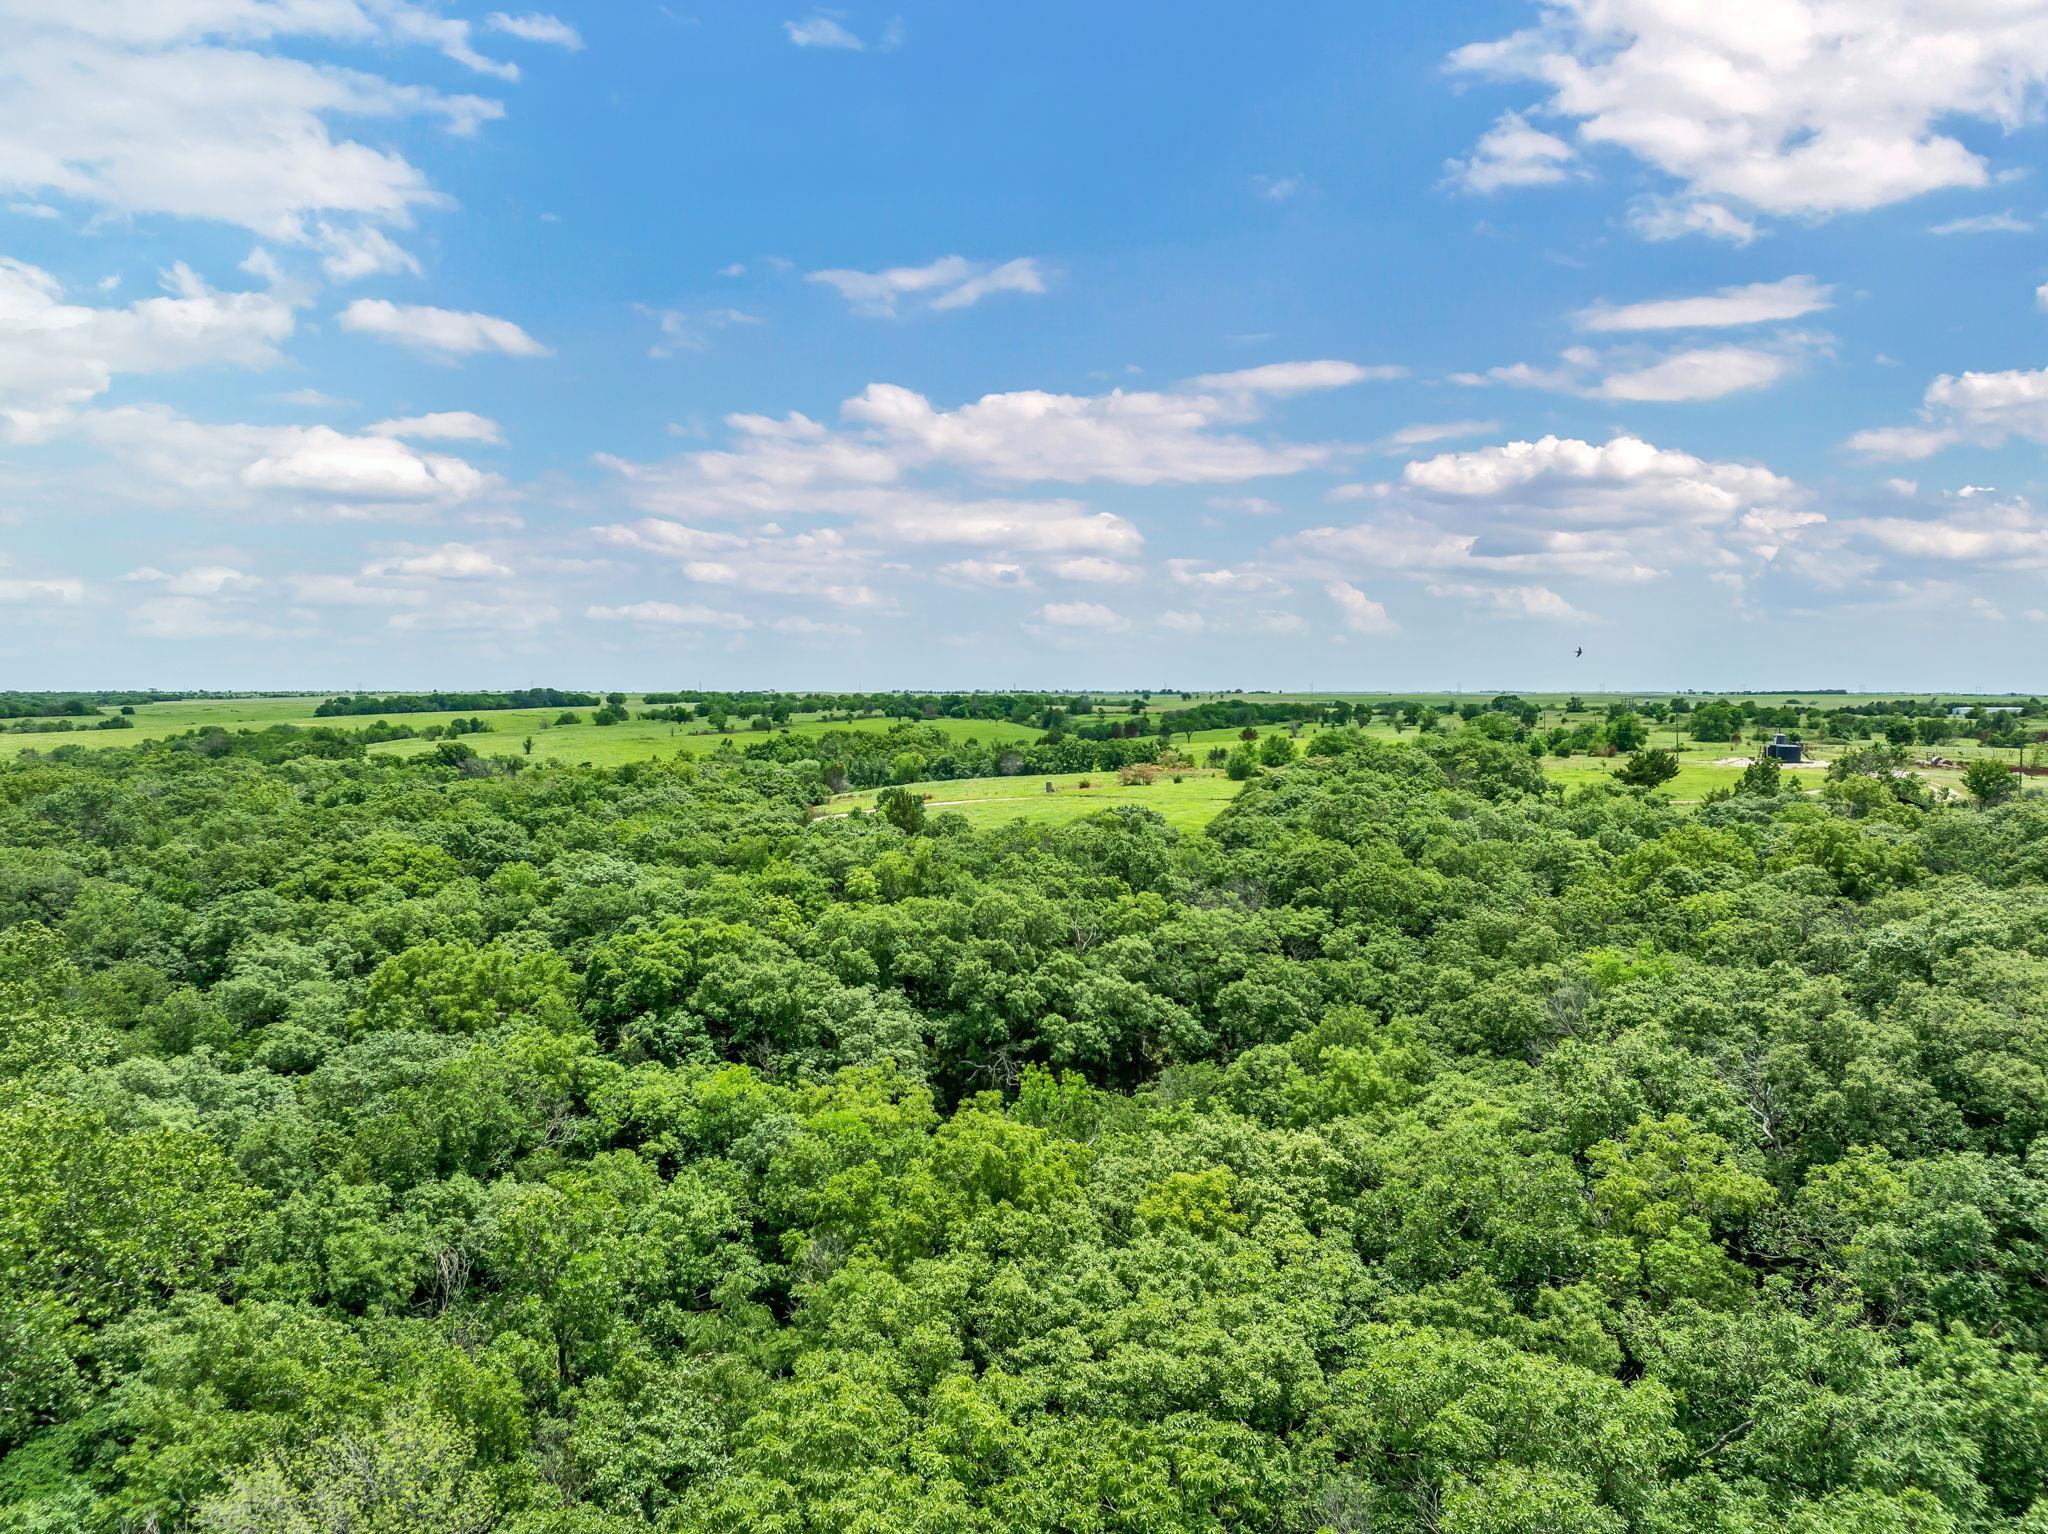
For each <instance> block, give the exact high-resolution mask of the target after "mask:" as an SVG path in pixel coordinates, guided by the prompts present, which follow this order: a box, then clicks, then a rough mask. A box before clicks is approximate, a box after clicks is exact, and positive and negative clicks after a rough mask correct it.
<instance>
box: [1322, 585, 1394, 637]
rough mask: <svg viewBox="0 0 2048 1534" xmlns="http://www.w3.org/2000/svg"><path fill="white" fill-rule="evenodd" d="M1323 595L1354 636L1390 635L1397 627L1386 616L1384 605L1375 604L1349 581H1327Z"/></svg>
mask: <svg viewBox="0 0 2048 1534" xmlns="http://www.w3.org/2000/svg"><path fill="white" fill-rule="evenodd" d="M1323 595H1325V596H1327V597H1328V598H1329V599H1330V600H1331V601H1332V602H1333V603H1335V604H1336V607H1337V616H1338V618H1339V619H1340V620H1341V621H1342V623H1343V624H1344V627H1346V628H1347V629H1349V630H1351V632H1352V633H1354V634H1391V633H1393V632H1394V631H1395V629H1397V628H1398V627H1399V625H1398V624H1396V623H1395V622H1394V620H1393V619H1392V618H1390V617H1388V616H1387V609H1386V604H1385V603H1383V602H1375V601H1374V600H1373V599H1372V598H1371V597H1369V596H1367V595H1366V594H1365V593H1364V592H1362V591H1360V590H1359V589H1358V588H1357V587H1356V586H1354V585H1352V584H1351V583H1350V582H1349V581H1329V582H1326V583H1325V584H1324V586H1323Z"/></svg>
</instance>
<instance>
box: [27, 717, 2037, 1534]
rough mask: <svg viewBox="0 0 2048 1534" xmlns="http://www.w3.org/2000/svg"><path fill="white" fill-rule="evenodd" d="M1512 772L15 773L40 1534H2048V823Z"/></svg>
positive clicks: (1353, 762)
mask: <svg viewBox="0 0 2048 1534" xmlns="http://www.w3.org/2000/svg"><path fill="white" fill-rule="evenodd" d="M461 706H462V707H464V708H472V707H479V706H481V705H477V704H474V703H464V704H463V705H461ZM1484 712H1485V713H1487V715H1488V716H1489V718H1490V719H1491V720H1492V721H1494V722H1492V723H1489V722H1488V719H1480V718H1475V719H1474V720H1473V721H1472V722H1470V723H1468V724H1465V725H1464V726H1463V727H1461V728H1457V729H1455V730H1445V729H1437V730H1433V731H1431V732H1429V733H1427V734H1424V735H1421V736H1419V737H1418V738H1417V739H1416V740H1414V741H1412V742H1405V743H1390V742H1386V741H1381V740H1375V739H1371V738H1368V737H1367V736H1365V735H1363V734H1361V733H1359V732H1357V731H1354V730H1348V729H1343V728H1336V729H1330V730H1327V731H1324V732H1323V733H1321V734H1319V735H1317V736H1315V737H1314V738H1313V739H1312V740H1311V741H1309V742H1308V743H1307V749H1306V752H1305V754H1304V755H1303V756H1302V757H1301V759H1300V760H1299V761H1298V762H1295V763H1293V764H1292V765H1288V766H1285V767H1283V768H1279V769H1269V768H1267V767H1265V766H1263V765H1262V764H1260V763H1254V764H1253V765H1251V766H1250V767H1249V768H1248V771H1249V772H1250V773H1251V774H1252V776H1251V781H1249V782H1248V783H1247V785H1246V787H1245V788H1244V790H1243V792H1242V794H1241V795H1240V797H1239V798H1238V799H1237V800H1236V801H1235V802H1234V803H1233V804H1232V806H1231V807H1230V808H1229V809H1228V810H1226V811H1225V812H1224V813H1223V814H1222V815H1221V817H1220V818H1218V819H1217V820H1216V821H1215V822H1214V823H1213V824H1212V825H1211V826H1210V827H1209V829H1208V831H1207V832H1206V833H1205V834H1197V835H1183V834H1178V833H1176V832H1174V831H1172V830H1170V829H1169V828H1168V827H1167V826H1166V825H1165V823H1164V822H1163V821H1162V820H1160V819H1159V817H1157V816H1156V815H1154V814H1152V813H1150V812H1148V811H1146V810H1144V809H1141V808H1119V809H1116V810H1113V811H1110V812H1108V813H1106V814H1103V815H1101V816H1098V817H1095V818H1092V819H1087V820H1082V821H1079V822H1077V823H1074V824H1071V825H1066V826H1062V827H1059V828H1046V827H1032V826H1027V825H1023V824H1019V825H1017V826H1015V827H1013V828H1011V829H1008V830H999V831H991V832H979V833H977V832H973V831H970V830H969V829H968V828H967V826H966V825H965V823H964V822H962V821H961V820H959V819H957V818H956V817H953V816H950V815H947V814H945V813H943V812H941V811H939V810H938V809H933V810H932V811H931V812H930V813H928V814H925V815H923V816H921V817H918V819H919V820H920V821H921V829H919V830H917V831H916V832H914V833H912V832H906V831H905V830H903V829H901V828H899V827H898V826H897V825H895V824H892V823H891V822H890V821H889V820H888V819H886V818H884V817H879V816H869V815H847V816H835V817H831V818H819V817H818V816H816V814H815V813H814V812H815V809H816V807H817V806H818V804H819V803H820V802H821V801H822V800H823V799H824V797H825V796H826V794H827V792H828V783H827V771H828V763H827V762H826V761H825V760H824V759H823V758H821V757H820V756H818V755H817V751H818V749H819V748H818V744H817V742H815V741H812V742H805V741H803V740H801V739H800V738H797V737H779V736H778V737H771V738H769V739H767V740H763V741H761V742H758V743H756V747H755V748H754V749H752V750H750V751H748V752H742V751H739V750H732V751H721V752H719V753H716V754H714V755H712V756H709V757H706V758H701V759H695V760H691V759H682V760H677V761H674V762H662V763H656V764H642V765H637V766H632V767H626V768H620V769H616V770H609V771H606V770H591V769H582V768H576V767H572V766H567V765H560V764H533V765H529V764H527V763H525V762H523V761H522V760H520V759H519V758H517V757H509V756H507V757H503V758H493V757H485V756H479V755H478V754H476V753H475V752H474V751H473V750H472V748H471V747H470V746H469V745H468V744H467V742H464V741H456V740H448V741H443V742H442V743H441V744H440V746H439V747H438V748H437V749H436V751H435V752H433V753H432V754H428V755H424V756H419V757H414V758H407V759H397V758H389V757H371V756H367V755H366V754H365V749H364V740H363V738H362V735H361V734H359V733H351V732H348V731H345V730H341V729H318V730H290V729H278V730H271V731H263V732H246V733H242V734H230V733H227V732H224V731H212V732H208V733H205V734H199V735H193V736H190V737H185V738H181V739H176V740H171V741H166V742H158V743H151V744H146V745H143V746H140V747H128V746H126V745H123V746H120V747H116V748H112V749H103V750H98V751H87V750H83V749H81V748H78V747H60V748H59V749H57V750H56V751H54V752H49V753H46V754H43V755H41V756H36V757H29V758H24V759H23V760H21V761H19V762H17V763H15V764H12V765H10V766H8V767H5V768H0V1456H4V1458H0V1531H5V1534H29V1531H34V1534H58V1531H65V1534H69V1531H73V1530H81V1529H82V1530H92V1531H109V1534H111V1531H117V1530H120V1531H125V1530H141V1529H155V1530H158V1531H165V1534H168V1531H173V1530H192V1531H237V1534H256V1531H285V1530H290V1531H309V1534H329V1531H332V1534H339V1531H342V1530H352V1531H363V1530H377V1531H397V1530H401V1529H406V1530H411V1529H421V1530H426V1529H432V1530H447V1531H457V1534H468V1531H475V1534H482V1531H499V1530H502V1531H507V1534H627V1531H637V1530H643V1529H655V1530H663V1531H672V1534H696V1531H707V1534H708V1531H713V1530H717V1531H729V1530H761V1531H770V1534H799V1531H801V1534H813V1531H815V1534H826V1531H832V1534H839V1531H845V1530H862V1531H893V1530H917V1531H934V1534H936V1531H954V1530H969V1531H972V1530H984V1531H989V1534H994V1531H998V1530H1002V1531H1011V1530H1017V1531H1031V1534H1038V1531H1042V1534H1167V1531H1179V1530H1197V1531H1199V1530H1211V1531H1218V1534H1220V1531H1224V1530H1230V1531H1243V1530H1260V1531H1275V1534H1280V1531H1290V1534H1291V1531H1302V1534H1308V1531H1317V1530H1331V1531H1340V1530H1341V1531H1363V1530H1371V1531H1386V1534H1394V1531H1400V1534H1408V1531H1414V1530H1441V1531H1446V1534H1450V1531H1457V1534H1510V1531H1516V1534H1523V1531H1526V1534H1538V1531H1543V1534H1633V1531H1643V1534H1681V1531H1684V1534H1692V1531H1715V1534H1750V1531H1757V1534H1761V1531H1766V1530H1769V1531H1782V1530H1789V1531H1794V1534H1894V1531H1896V1534H1909V1531H1910V1534H1950V1531H1954V1534H1975V1531H1986V1534H1988V1531H2001V1530H2003V1531H2013V1534H2040V1531H2042V1530H2043V1529H2048V1380H2044V1377H2043V1350H2044V1347H2048V1284H2044V1281H2043V1275H2044V1259H2048V1252H2044V1240H2048V1140H2044V1139H2043V1136H2044V1134H2048V1018H2044V1013H2043V1006H2042V998H2043V997H2044V995H2048V889H2044V882H2043V881H2044V878H2048V801H2042V800H2040V799H2033V798H2023V797H2005V796H2002V797H2005V802H2003V803H2000V804H1995V805H1992V804H1987V805H1985V806H1984V807H1974V806H1973V807H1963V806H1960V805H1943V804H1939V803H1936V802H1934V801H1932V800H1931V799H1929V798H1927V796H1926V795H1924V794H1923V793H1917V792H1916V791H1915V786H1914V780H1913V779H1911V778H1910V777H1901V776H1899V769H1898V767H1897V766H1896V757H1895V755H1887V754H1886V753H1884V752H1880V751H1875V750H1872V751H1865V752H1861V753H1859V754H1857V755H1855V756H1854V757H1851V758H1849V759H1848V761H1847V765H1845V766H1843V767H1842V769H1841V770H1840V771H1839V772H1831V773H1830V774H1829V775H1828V776H1827V777H1826V778H1825V779H1812V778H1810V779H1809V780H1808V782H1807V783H1805V784H1804V785H1794V784H1793V783H1791V782H1790V781H1789V780H1790V778H1791V777H1792V776H1793V775H1792V774H1782V775H1780V774H1777V773H1775V772H1774V771H1769V770H1765V769H1764V767H1762V766H1760V767H1759V769H1758V770H1757V771H1755V772H1753V773H1751V774H1748V775H1745V777H1744V780H1743V784H1742V787H1741V789H1740V790H1739V791H1737V792H1735V793H1733V794H1726V795H1723V796H1721V797H1720V798H1719V799H1718V802H1714V803H1711V804H1708V805H1706V806H1704V807H1702V808H1699V809H1697V810H1681V809H1679V808H1677V807H1674V806H1673V805H1671V804H1670V803H1668V802H1667V801H1665V800H1662V799H1660V798H1659V797H1657V796H1656V795H1655V794H1654V793H1650V792H1645V791H1638V790H1629V789H1624V788H1621V787H1618V786H1615V787H1601V788H1594V789H1586V790H1581V791H1578V792H1575V793H1573V794H1572V795H1571V796H1570V797H1569V798H1565V797H1561V796H1560V795H1559V794H1558V793H1557V791H1556V790H1554V789H1551V788H1548V787H1547V786H1546V784H1545V781H1544V779H1543V777H1542V775H1541V772H1540V770H1539V764H1538V761H1537V757H1536V755H1535V754H1533V753H1532V750H1531V744H1532V739H1533V737H1531V736H1530V735H1529V733H1528V731H1527V729H1526V727H1525V726H1524V724H1523V723H1522V716H1521V713H1520V711H1519V710H1518V709H1516V708H1515V707H1513V706H1512V705H1506V706H1502V707H1500V708H1497V709H1489V710H1485V711H1484ZM1617 717H1618V716H1617ZM1628 717H1630V718H1634V717H1636V716H1635V715H1634V714H1629V716H1628ZM1608 723H1609V722H1607V721H1603V723H1602V725H1601V727H1602V728H1606V727H1607V725H1608ZM911 728H913V729H915V728H917V727H916V726H912V727H911ZM850 734H851V732H849V738H850ZM927 743H928V744H931V745H932V746H933V748H934V749H937V745H938V741H937V740H936V739H934V740H932V741H928V742H927ZM1533 743H1534V744H1535V745H1536V746H1537V747H1538V749H1539V750H1540V748H1541V744H1542V743H1541V741H1540V740H1534V742H1533ZM834 744H836V745H840V746H845V745H846V742H837V743H834ZM1080 744H1083V745H1090V744H1092V743H1088V742H1081V743H1080ZM1102 744H1104V745H1107V744H1119V745H1122V746H1133V745H1150V744H1152V743H1151V742H1130V741H1123V742H1104V743H1102ZM828 749H831V747H829V746H828ZM848 749H851V747H848ZM1276 755H1278V756H1282V757H1285V756H1291V755H1292V752H1280V753H1276Z"/></svg>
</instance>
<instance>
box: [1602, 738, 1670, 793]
mask: <svg viewBox="0 0 2048 1534" xmlns="http://www.w3.org/2000/svg"><path fill="white" fill-rule="evenodd" d="M1677 776H1678V753H1677V752H1676V751H1666V750H1663V749H1661V748H1654V747H1653V748H1651V749H1649V750H1644V751H1637V752H1634V753H1632V754H1631V755H1630V757H1629V759H1628V760H1627V761H1625V762H1623V763H1622V764H1621V765H1620V766H1619V767H1617V768H1615V769H1614V777H1615V781H1616V782H1618V783H1626V784H1627V785H1628V786H1629V787H1630V788H1660V787H1662V786H1663V785H1664V784H1666V783H1669V782H1670V781H1671V780H1672V779H1673V778H1675V777H1677Z"/></svg>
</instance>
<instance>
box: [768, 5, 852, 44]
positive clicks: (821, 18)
mask: <svg viewBox="0 0 2048 1534" xmlns="http://www.w3.org/2000/svg"><path fill="white" fill-rule="evenodd" d="M782 31H783V34H784V35H785V36H786V37H788V39H789V40H790V41H791V42H793V43H795V44H796V45H797V47H799V48H839V49H844V50H845V51H847V52H849V53H858V52H860V51H861V50H862V49H863V48H865V47H866V46H867V44H866V43H864V42H862V41H861V40H860V39H859V38H858V37H856V36H854V35H853V33H851V32H849V31H847V30H846V28H845V27H844V26H842V25H841V24H840V23H839V21H838V19H837V17H836V16H835V15H834V14H833V13H832V12H830V11H813V12H811V14H810V15H808V16H806V17H805V18H804V19H803V20H802V21H785V22H784V23H783V24H782Z"/></svg>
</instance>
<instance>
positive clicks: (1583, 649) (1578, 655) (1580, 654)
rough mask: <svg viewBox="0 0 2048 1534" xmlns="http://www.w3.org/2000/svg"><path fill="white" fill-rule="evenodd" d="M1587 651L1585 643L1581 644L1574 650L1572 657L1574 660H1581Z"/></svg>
mask: <svg viewBox="0 0 2048 1534" xmlns="http://www.w3.org/2000/svg"><path fill="white" fill-rule="evenodd" d="M1585 653H1586V647H1585V646H1584V645H1580V646H1579V647H1578V648H1577V649H1576V650H1574V651H1572V659H1573V660H1579V659H1582V658H1583V657H1584V656H1585Z"/></svg>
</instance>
